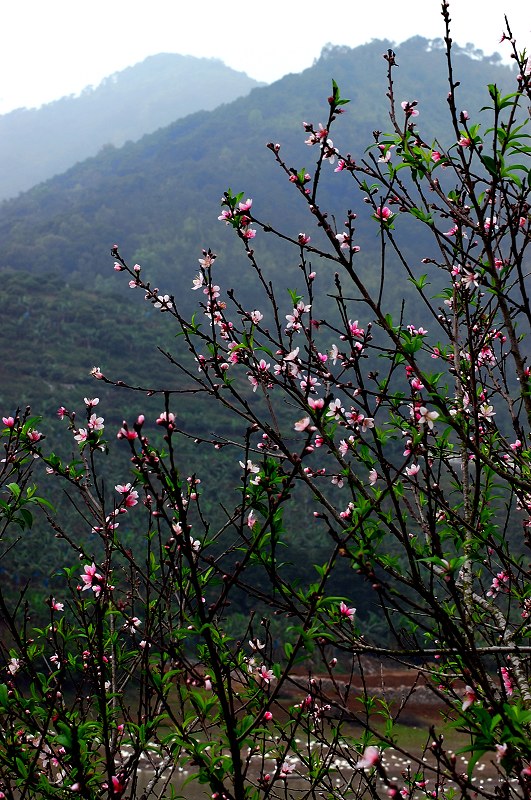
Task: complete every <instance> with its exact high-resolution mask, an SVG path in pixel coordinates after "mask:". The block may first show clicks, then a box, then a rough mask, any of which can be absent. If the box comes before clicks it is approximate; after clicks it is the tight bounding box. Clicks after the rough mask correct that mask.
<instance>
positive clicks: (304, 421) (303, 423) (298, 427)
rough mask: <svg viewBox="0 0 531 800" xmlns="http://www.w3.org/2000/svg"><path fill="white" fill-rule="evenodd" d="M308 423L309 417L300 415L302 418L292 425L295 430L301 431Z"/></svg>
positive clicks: (309, 422) (309, 421)
mask: <svg viewBox="0 0 531 800" xmlns="http://www.w3.org/2000/svg"><path fill="white" fill-rule="evenodd" d="M310 424H311V419H310V417H302V419H299V420H298V421H297V422H296V423H295V425H294V426H293V427H294V428H295V430H296V431H299V432H301V431H305V430H306V428H307V427H308V425H310Z"/></svg>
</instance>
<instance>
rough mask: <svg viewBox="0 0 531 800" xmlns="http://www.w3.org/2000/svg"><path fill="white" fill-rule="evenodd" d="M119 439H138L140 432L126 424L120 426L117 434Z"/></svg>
mask: <svg viewBox="0 0 531 800" xmlns="http://www.w3.org/2000/svg"><path fill="white" fill-rule="evenodd" d="M116 438H117V439H128V440H129V441H132V440H133V439H138V433H137V432H136V431H130V430H129V429H128V428H126V426H125V425H124V426H123V427H121V428H120V430H119V431H118V433H117V434H116Z"/></svg>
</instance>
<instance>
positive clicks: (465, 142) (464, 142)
mask: <svg viewBox="0 0 531 800" xmlns="http://www.w3.org/2000/svg"><path fill="white" fill-rule="evenodd" d="M457 144H458V145H459V147H470V145H471V144H472V140H471V139H470V137H469V136H461V138H460V139H459V141H458V142H457Z"/></svg>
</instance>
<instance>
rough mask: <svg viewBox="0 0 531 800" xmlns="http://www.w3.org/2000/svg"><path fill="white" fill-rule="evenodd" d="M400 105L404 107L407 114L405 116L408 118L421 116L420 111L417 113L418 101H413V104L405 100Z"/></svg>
mask: <svg viewBox="0 0 531 800" xmlns="http://www.w3.org/2000/svg"><path fill="white" fill-rule="evenodd" d="M400 105H401V106H402V108H403V109H404V112H405V114H406V117H418V115H419V112H418V111H417V109H416V108H415V106H416V105H417V101H416V100H413V101H411V102H409V101H407V100H403V101H402V102H401V103H400Z"/></svg>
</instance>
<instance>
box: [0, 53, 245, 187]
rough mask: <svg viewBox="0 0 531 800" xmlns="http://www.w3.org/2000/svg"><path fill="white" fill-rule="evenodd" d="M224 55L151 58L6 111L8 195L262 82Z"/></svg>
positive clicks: (2, 165)
mask: <svg viewBox="0 0 531 800" xmlns="http://www.w3.org/2000/svg"><path fill="white" fill-rule="evenodd" d="M260 85H261V84H259V83H258V82H257V81H255V80H253V79H252V78H249V77H248V76H247V75H246V74H245V73H243V72H236V71H235V70H233V69H230V68H229V67H227V66H225V64H223V63H222V62H221V61H219V60H218V59H207V58H195V57H193V56H182V55H177V54H175V53H161V54H159V55H155V56H150V57H149V58H146V59H145V60H144V61H142V62H141V63H139V64H135V65H134V66H132V67H128V68H127V69H125V70H123V71H121V72H116V73H115V74H113V75H110V76H109V77H108V78H105V80H103V81H102V83H100V84H99V85H98V86H96V87H93V86H88V87H87V88H86V89H84V90H83V91H82V92H81V94H80V95H79V96H74V95H71V96H68V97H63V98H61V99H60V100H56V101H55V102H52V103H48V104H46V105H43V106H41V107H40V108H31V109H26V108H21V109H17V110H15V111H12V112H10V113H9V114H4V115H2V116H0V173H1V175H2V181H1V183H0V200H2V199H4V198H8V197H14V196H16V195H17V194H18V193H19V192H21V191H25V190H27V189H30V188H31V187H32V186H35V185H36V184H38V183H40V182H41V181H43V180H46V179H47V178H50V177H52V176H53V175H57V174H59V173H60V172H64V171H65V170H66V169H68V168H69V167H71V166H72V165H73V164H75V163H77V162H78V161H83V160H85V159H86V158H88V157H90V156H93V155H95V154H96V153H97V152H98V151H99V150H100V149H101V148H102V147H104V146H105V145H114V146H116V147H118V146H120V145H122V144H124V143H125V142H126V141H136V140H137V139H139V138H140V137H142V136H143V135H144V134H146V133H152V132H153V131H155V130H157V129H158V128H161V127H163V126H166V125H168V124H169V123H171V122H173V121H174V120H176V119H179V118H180V117H184V116H187V115H188V114H192V113H194V112H196V111H201V110H205V111H208V110H211V109H213V108H215V107H216V106H219V105H221V104H222V103H229V102H231V101H232V100H235V99H236V98H237V97H240V96H242V95H246V94H248V93H249V92H250V91H251V89H252V88H254V87H256V86H260Z"/></svg>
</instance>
